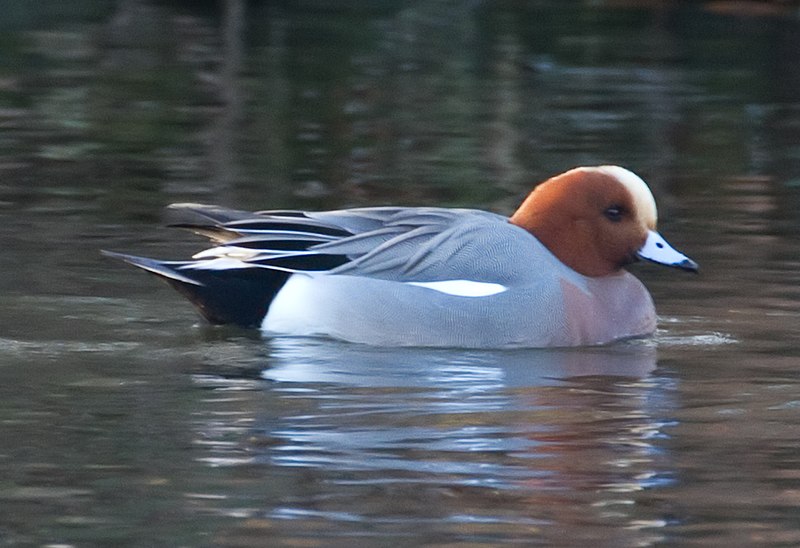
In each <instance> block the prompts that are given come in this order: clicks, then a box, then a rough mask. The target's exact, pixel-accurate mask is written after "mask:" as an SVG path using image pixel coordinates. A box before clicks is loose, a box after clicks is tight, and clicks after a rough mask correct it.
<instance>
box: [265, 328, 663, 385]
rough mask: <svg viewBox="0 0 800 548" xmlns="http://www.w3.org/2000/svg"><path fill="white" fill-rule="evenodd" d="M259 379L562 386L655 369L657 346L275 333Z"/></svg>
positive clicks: (380, 383) (634, 375) (303, 381)
mask: <svg viewBox="0 0 800 548" xmlns="http://www.w3.org/2000/svg"><path fill="white" fill-rule="evenodd" d="M270 356H271V359H270V367H268V368H267V369H265V370H264V371H263V373H262V377H263V378H265V379H268V380H272V381H277V382H285V383H311V384H341V385H345V386H358V387H370V386H372V387H376V386H379V387H387V386H390V387H405V388H412V387H413V388H432V389H439V388H441V389H445V390H455V389H463V390H464V391H467V392H485V391H494V390H498V389H507V388H519V387H531V386H545V385H551V384H560V383H562V382H563V381H564V380H566V379H571V378H576V377H581V376H615V377H631V378H641V377H645V376H647V375H648V374H649V373H651V372H652V371H653V370H654V369H655V367H656V350H655V347H653V346H651V345H645V344H616V345H610V346H604V347H596V348H589V349H569V348H562V349H559V348H553V349H509V350H454V349H435V348H407V349H403V350H397V349H384V348H376V347H373V346H365V345H351V344H343V343H338V342H336V341H328V340H324V339H316V340H302V341H300V340H299V339H294V338H291V337H275V338H273V339H272V340H271V341H270Z"/></svg>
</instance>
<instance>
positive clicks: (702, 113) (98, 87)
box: [0, 0, 800, 547]
mask: <svg viewBox="0 0 800 548" xmlns="http://www.w3.org/2000/svg"><path fill="white" fill-rule="evenodd" d="M7 4H8V5H7V6H5V13H4V17H3V20H2V22H0V26H1V28H2V31H3V32H2V34H1V35H0V143H2V146H0V218H2V223H0V238H1V239H2V242H3V254H2V257H3V258H2V262H0V266H2V268H0V290H1V291H0V544H3V545H7V546H81V547H82V546H110V545H113V546H265V545H268V546H298V545H301V546H351V545H353V544H358V545H359V546H388V545H391V546H420V545H425V546H451V545H464V546H497V545H504V544H509V545H537V544H538V545H583V544H588V543H590V542H591V543H592V544H593V545H597V546H647V545H654V544H665V545H709V546H725V545H770V546H794V545H798V544H800V527H799V526H798V523H797V506H798V504H800V459H799V458H798V455H800V442H799V441H798V440H799V439H800V374H798V364H800V360H799V359H798V358H800V351H799V350H798V346H797V341H798V340H799V337H800V322H798V315H799V314H800V313H799V312H798V310H800V289H798V287H800V286H798V272H799V271H800V268H798V267H799V266H800V265H799V264H798V254H797V236H796V234H797V232H798V227H800V217H799V216H798V215H799V214H798V211H800V207H798V206H800V148H798V143H800V100H799V99H800V65H799V64H798V63H797V59H798V53H799V52H798V44H800V36H798V35H799V34H800V32H799V30H800V20H798V17H797V13H796V8H793V7H791V6H782V5H781V3H774V4H771V5H765V4H758V5H756V4H755V3H753V4H746V3H718V2H717V3H700V2H697V3H691V4H690V3H680V4H677V3H676V5H674V6H673V5H671V4H669V3H652V4H650V3H641V4H640V6H639V7H638V8H637V7H635V5H626V3H624V2H595V3H588V4H587V3H571V2H519V3H478V2H465V3H457V2H444V1H434V2H425V3H420V4H415V3H402V4H395V3H391V2H379V3H374V2H370V3H363V4H362V3H361V2H357V1H353V2H347V3H346V5H342V4H341V3H332V4H329V3H327V2H324V1H313V2H303V3H301V4H297V3H286V2H265V3H259V4H258V5H254V3H248V4H247V5H245V4H244V3H239V2H235V1H234V2H228V3H226V4H224V5H223V4H220V5H217V4H214V3H211V2H207V3H184V2H150V1H145V0H128V1H123V0H118V1H116V2H115V1H110V0H109V1H105V2H97V1H92V2H90V1H88V0H87V1H78V0H70V1H63V0H62V1H60V2H57V3H56V2H53V3H35V7H34V4H31V3H29V2H21V1H20V2H7ZM793 10H794V11H793ZM236 75H238V77H236ZM594 163H619V164H623V165H626V166H628V167H631V168H632V169H634V170H636V171H637V172H639V173H640V174H641V175H642V176H643V177H644V178H645V179H646V180H648V182H649V183H650V184H651V186H652V187H653V190H654V193H655V195H656V198H657V200H658V203H659V207H660V216H661V220H660V229H661V231H662V233H663V234H664V235H665V236H666V237H667V238H668V239H669V240H670V242H672V243H673V244H674V245H675V246H676V247H677V248H679V249H681V250H682V251H685V252H686V253H687V254H689V255H690V256H691V257H692V258H694V259H696V260H697V261H698V262H700V264H701V274H700V275H698V276H692V275H688V274H685V273H680V272H675V271H668V270H665V269H659V268H657V267H654V266H651V265H636V266H634V267H633V268H632V270H633V271H634V272H635V274H636V275H637V276H639V277H640V278H641V279H642V280H643V281H644V282H645V283H646V284H647V286H648V287H649V288H650V290H651V292H652V294H653V296H654V299H655V301H656V303H657V307H658V310H659V315H660V321H659V331H658V333H657V334H656V336H655V337H654V338H653V339H651V340H646V341H636V342H630V343H624V344H618V345H613V346H610V347H608V348H592V349H574V350H519V351H508V352H497V351H486V352H477V351H469V352H466V351H448V350H436V351H430V350H415V349H403V350H391V349H380V348H368V347H362V346H355V345H347V344H341V343H336V342H331V341H323V340H313V341H307V340H293V339H288V338H276V339H271V340H264V339H263V338H261V337H260V336H259V335H258V334H257V333H253V332H249V331H243V330H237V329H230V328H213V327H210V326H207V325H205V324H203V323H202V322H201V321H199V320H198V317H197V316H196V314H195V313H194V312H193V310H192V309H191V308H190V306H189V305H188V304H185V303H184V302H183V301H182V300H181V298H180V297H179V296H177V295H176V294H173V292H172V291H171V290H170V289H169V288H167V287H165V286H163V285H162V284H158V283H156V282H155V281H154V280H153V279H152V278H150V277H147V276H145V275H143V274H142V273H140V272H136V271H134V270H133V269H128V268H125V267H124V266H122V265H119V264H117V263H114V262H111V261H108V260H107V259H104V258H102V257H101V256H100V254H99V252H98V250H99V249H112V250H117V251H128V252H135V253H141V254H144V255H152V256H157V257H171V258H176V257H181V256H187V255H188V254H190V253H191V252H194V251H196V250H197V249H198V246H199V244H200V242H199V241H196V240H192V238H191V237H188V238H187V237H186V236H185V235H182V234H174V233H172V232H170V231H168V230H166V229H162V228H161V227H160V226H159V225H161V224H162V223H163V221H164V217H163V216H162V212H163V206H164V205H166V204H168V203H171V202H177V201H203V202H211V203H220V204H224V205H228V206H231V207H242V208H268V207H269V208H272V207H304V208H333V207H348V206H356V205H370V204H396V203H404V204H437V205H466V206H473V207H482V208H486V209H491V210H493V211H499V212H505V213H508V212H510V211H511V210H513V208H514V207H515V205H516V204H517V203H518V202H519V200H520V199H521V198H522V197H523V196H524V195H525V193H526V192H527V190H528V189H529V188H530V186H531V181H532V180H533V181H535V180H538V179H541V178H543V177H546V176H548V175H551V174H553V173H556V172H559V171H563V170H564V169H567V168H569V167H572V166H573V165H577V164H594Z"/></svg>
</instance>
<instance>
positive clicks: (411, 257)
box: [105, 166, 698, 348]
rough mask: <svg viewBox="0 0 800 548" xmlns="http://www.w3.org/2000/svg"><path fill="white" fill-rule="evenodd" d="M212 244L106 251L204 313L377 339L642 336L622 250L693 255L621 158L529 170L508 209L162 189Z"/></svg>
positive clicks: (474, 342) (524, 340)
mask: <svg viewBox="0 0 800 548" xmlns="http://www.w3.org/2000/svg"><path fill="white" fill-rule="evenodd" d="M170 207H171V208H175V209H180V210H182V212H183V213H184V214H190V215H191V216H192V217H193V219H194V220H193V221H192V222H190V223H184V224H181V225H176V226H181V227H183V228H188V229H190V230H193V231H195V232H197V233H199V234H201V235H203V236H206V237H208V238H210V240H211V241H212V242H213V246H212V247H210V248H209V249H206V250H204V251H201V252H200V253H198V254H196V255H195V256H194V257H193V258H192V259H191V260H187V261H159V260H154V259H149V258H144V257H137V256H132V255H124V254H120V253H112V252H105V253H106V254H107V255H110V256H112V257H116V258H119V259H122V260H124V261H126V262H128V263H130V264H132V265H134V266H137V267H139V268H142V269H144V270H146V271H148V272H151V273H153V274H155V275H157V276H159V277H160V278H162V279H164V280H165V281H166V282H168V283H169V284H170V285H171V286H173V287H174V288H175V289H177V290H178V291H179V292H180V293H182V294H183V295H184V296H186V297H187V298H188V299H189V300H190V301H191V302H192V303H194V304H195V305H196V306H197V308H198V309H199V311H200V313H201V314H202V315H203V316H204V317H205V318H206V319H207V320H208V321H210V322H212V323H218V324H224V323H231V324H237V325H241V326H253V327H260V328H261V329H262V330H263V331H264V332H266V333H269V334H283V335H296V336H324V337H332V338H335V339H341V340H345V341H351V342H358V343H367V344H372V345H383V346H438V347H462V348H505V347H556V346H559V347H561V346H580V345H596V344H604V343H609V342H611V341H615V340H618V339H625V338H630V337H640V336H646V335H649V334H651V333H653V331H654V330H655V328H656V313H655V307H654V305H653V301H652V298H651V297H650V294H649V293H648V291H647V289H645V287H644V285H643V284H642V283H641V282H640V281H639V280H638V279H637V278H635V277H634V276H633V275H632V274H630V273H629V272H627V271H626V270H625V266H626V265H629V264H630V263H632V262H634V261H637V260H638V259H646V260H649V261H652V262H655V263H660V264H663V265H667V266H672V267H677V268H679V269H683V270H688V271H696V270H697V268H698V266H697V263H695V262H694V261H693V260H691V259H689V258H688V257H687V256H685V255H683V254H682V253H680V252H678V251H676V250H675V249H674V248H672V247H671V246H670V245H669V244H668V243H667V242H666V241H665V240H664V238H663V237H661V235H660V234H659V233H658V232H656V220H657V212H656V204H655V200H654V199H653V195H652V193H651V192H650V189H649V188H648V186H647V184H646V183H645V182H644V181H643V180H642V179H641V178H639V177H638V176H637V175H636V174H634V173H632V172H631V171H629V170H627V169H624V168H622V167H619V166H595V167H579V168H575V169H572V170H570V171H567V172H565V173H562V174H560V175H557V176H555V177H552V178H550V179H548V180H547V181H545V182H543V183H541V184H539V185H538V186H536V187H535V188H534V190H533V191H532V192H531V193H530V194H529V195H528V197H527V198H526V199H525V200H524V201H523V202H522V205H521V206H520V207H519V209H517V211H516V212H515V213H514V214H513V215H512V216H511V217H510V218H509V217H504V216H502V215H497V214H494V213H489V212H486V211H480V210H474V209H446V208H437V207H366V208H357V209H343V210H337V211H323V212H307V211H283V210H281V211H279V210H275V211H259V212H256V213H250V212H245V211H239V210H233V209H226V208H221V207H217V206H210V205H199V204H174V205H172V206H170Z"/></svg>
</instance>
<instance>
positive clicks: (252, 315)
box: [104, 251, 291, 327]
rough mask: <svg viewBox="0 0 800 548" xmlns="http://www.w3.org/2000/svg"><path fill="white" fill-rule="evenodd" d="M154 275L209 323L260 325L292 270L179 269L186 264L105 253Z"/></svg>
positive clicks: (245, 325)
mask: <svg viewBox="0 0 800 548" xmlns="http://www.w3.org/2000/svg"><path fill="white" fill-rule="evenodd" d="M104 254H105V255H108V256H110V257H114V258H117V259H121V260H123V261H125V262H127V263H129V264H132V265H134V266H138V267H139V268H142V269H144V270H146V271H147V272H150V273H151V274H155V275H156V276H158V277H159V278H160V279H162V280H164V281H165V282H167V283H168V284H169V285H171V286H172V287H174V288H175V289H176V290H177V291H178V292H179V293H181V294H182V295H183V296H184V297H186V298H187V299H189V301H190V302H191V303H192V304H194V305H195V306H196V307H197V309H198V310H199V311H200V313H201V314H202V315H203V317H204V318H206V319H207V320H208V321H209V322H211V323H215V324H234V325H238V326H242V327H257V326H259V325H261V322H262V320H263V319H264V316H266V314H267V311H268V310H269V305H270V303H272V300H273V299H274V298H275V295H276V294H277V293H278V291H280V289H281V287H283V284H285V283H286V280H287V279H288V278H289V276H290V275H291V273H289V272H285V271H282V270H274V269H270V268H256V267H253V268H237V269H229V270H201V269H179V268H178V267H180V266H182V265H185V264H187V263H181V262H172V261H163V262H162V261H156V260H153V259H148V258H145V257H136V256H133V255H124V254H120V253H111V252H105V251H104Z"/></svg>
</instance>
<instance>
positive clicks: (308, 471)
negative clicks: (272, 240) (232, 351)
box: [196, 338, 675, 543]
mask: <svg viewBox="0 0 800 548" xmlns="http://www.w3.org/2000/svg"><path fill="white" fill-rule="evenodd" d="M267 363H268V365H267V367H266V368H265V369H264V370H263V372H262V377H263V378H264V379H266V380H267V381H268V383H269V384H267V385H264V386H263V389H265V390H267V391H268V392H269V394H270V398H275V399H276V400H277V402H276V406H277V407H279V408H280V409H282V410H283V412H281V413H278V414H274V411H275V407H272V408H271V411H272V413H273V414H265V413H262V412H259V411H258V410H253V411H252V412H247V413H243V412H242V411H241V406H238V409H239V411H238V412H236V413H234V414H233V415H232V416H229V417H228V416H226V415H225V414H224V413H222V412H220V413H217V412H213V411H212V412H211V413H210V414H209V416H207V417H206V418H205V419H204V420H200V421H199V422H198V424H197V429H198V432H202V440H201V441H200V445H201V446H202V447H203V453H204V455H203V456H201V457H200V459H201V460H202V461H203V462H205V463H206V464H208V465H210V466H214V467H224V468H234V469H235V468H240V467H244V468H245V469H248V470H251V471H252V470H254V467H255V468H260V467H264V468H263V470H265V471H266V470H276V469H283V470H285V471H287V472H286V473H289V474H291V475H293V476H297V477H303V478H306V479H305V480H304V481H309V480H311V479H312V478H313V482H314V484H315V485H317V486H318V488H319V490H318V492H316V493H314V494H304V490H303V489H302V488H299V487H298V486H294V487H290V488H289V490H288V491H287V492H285V493H282V494H281V496H278V497H276V498H275V499H273V500H270V501H268V502H266V503H265V504H264V505H263V506H261V507H257V508H255V507H254V508H251V509H250V510H248V512H247V513H248V516H249V517H251V518H254V517H259V518H261V519H266V520H270V521H271V520H274V521H275V522H276V523H278V524H280V523H281V522H283V521H287V522H296V521H300V522H302V523H307V524H312V523H315V522H318V521H322V522H335V523H337V524H338V525H337V528H338V527H342V531H343V532H344V531H347V530H348V527H349V526H354V525H355V524H358V523H362V524H363V523H367V522H369V523H370V524H371V527H372V528H373V529H374V534H375V535H376V536H379V537H380V536H381V535H382V534H388V531H389V529H390V528H391V527H390V525H391V526H399V525H400V524H406V525H410V524H411V523H414V524H415V525H421V524H423V528H424V524H425V523H427V524H428V526H430V527H431V528H433V527H434V524H437V525H436V527H437V528H438V529H439V530H440V532H441V531H442V530H444V531H446V530H451V532H453V533H458V534H467V533H466V532H467V531H471V532H470V533H469V534H477V533H478V532H479V531H483V533H481V534H486V535H489V538H490V539H492V540H493V541H501V540H503V539H509V538H518V539H519V538H533V536H536V537H541V538H542V539H548V538H550V539H556V538H558V535H560V534H563V528H565V527H568V528H572V529H573V533H574V534H575V535H576V536H575V537H574V538H581V537H582V536H583V535H585V536H586V537H587V538H588V537H590V536H592V535H596V534H597V531H596V530H594V531H593V532H591V533H590V531H592V528H593V527H594V526H595V525H596V524H598V523H600V522H601V521H610V522H614V523H616V524H621V525H624V526H625V527H624V528H619V529H617V530H616V532H614V533H611V534H612V537H610V539H609V540H611V538H613V540H614V541H624V542H625V543H628V542H633V541H634V540H637V541H643V540H645V539H651V537H652V532H651V531H650V530H651V529H652V528H653V527H656V528H657V527H658V524H663V523H665V522H666V519H667V518H666V517H665V516H662V515H652V514H651V512H650V511H649V510H648V509H647V508H643V507H641V506H640V505H639V504H638V494H639V493H641V492H643V491H646V490H651V489H656V488H659V487H663V486H664V485H668V484H669V483H670V482H672V479H673V475H674V472H673V471H672V470H671V468H670V455H669V452H668V451H667V450H666V449H665V448H664V447H663V446H662V445H661V443H660V442H661V441H662V440H663V439H665V438H666V437H667V436H668V430H669V428H668V427H669V426H670V425H671V424H672V419H671V418H670V416H671V413H672V408H673V405H674V403H673V401H672V397H673V396H672V394H673V392H674V389H675V387H674V386H672V381H670V380H668V379H667V378H663V377H659V376H658V375H656V373H655V372H656V351H655V348H654V347H653V346H652V345H650V344H646V343H644V342H641V341H640V342H632V343H627V344H620V345H615V346H612V347H606V348H597V349H583V350H579V351H576V350H574V349H573V350H547V351H530V350H526V351H495V352H476V351H470V352H465V351H448V350H421V349H403V350H401V351H397V350H386V349H380V348H372V347H367V346H359V345H349V344H342V343H337V342H333V341H324V340H308V339H291V338H279V339H274V340H272V341H270V351H269V356H268V359H267ZM209 367H210V370H209V371H206V372H204V373H203V374H202V375H198V376H197V377H196V382H198V383H199V384H200V385H202V386H213V387H215V388H216V389H218V390H222V391H224V392H225V393H229V394H234V393H236V391H237V390H241V389H243V388H244V387H245V386H250V387H251V388H252V387H253V386H254V385H253V383H258V381H256V380H254V379H241V378H238V379H230V378H227V379H226V378H224V377H221V376H214V374H213V371H212V370H213V365H210V366H209ZM243 383H244V384H243ZM218 395H219V394H218ZM223 405H224V403H223ZM276 473H277V472H276ZM387 495H394V496H400V495H402V496H405V497H407V498H406V499H405V500H403V501H402V502H398V507H394V506H393V505H392V503H391V501H392V500H400V499H397V498H391V497H390V498H389V499H387V498H386V497H387ZM445 499H446V500H447V505H446V507H443V506H442V502H443V500H445ZM555 508H558V509H557V510H556V509H555ZM240 510H241V509H240ZM209 511H210V510H209ZM348 524H350V525H348ZM592 524H593V525H592ZM277 526H279V527H280V525H277ZM384 528H386V530H384V531H383V532H381V531H382V529H384ZM583 528H585V531H584V530H583ZM533 530H535V531H536V534H535V535H533V536H531V535H532V531H533ZM609 531H613V529H610V530H609ZM520 535H523V536H522V537H520ZM423 538H424V537H423Z"/></svg>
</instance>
